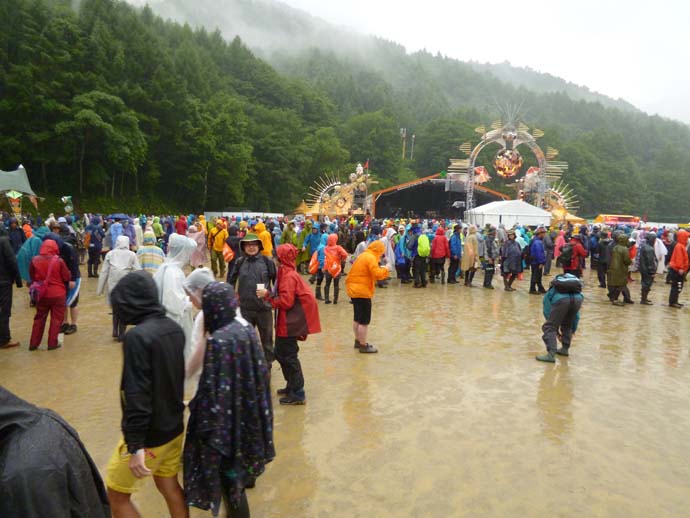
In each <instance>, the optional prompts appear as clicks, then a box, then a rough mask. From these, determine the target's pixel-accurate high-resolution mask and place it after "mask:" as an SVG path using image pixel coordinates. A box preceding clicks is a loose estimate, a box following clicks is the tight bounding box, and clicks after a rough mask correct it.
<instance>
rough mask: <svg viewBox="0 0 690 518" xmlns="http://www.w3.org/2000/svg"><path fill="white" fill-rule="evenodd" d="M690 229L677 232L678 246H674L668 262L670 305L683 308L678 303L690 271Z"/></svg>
mask: <svg viewBox="0 0 690 518" xmlns="http://www.w3.org/2000/svg"><path fill="white" fill-rule="evenodd" d="M688 235H690V234H688V231H687V230H683V229H681V230H679V231H678V233H677V234H676V246H674V247H673V252H672V253H671V259H670V260H669V262H668V271H669V276H670V280H671V291H670V293H669V296H668V305H669V306H671V307H672V308H682V307H683V305H682V304H679V303H678V296H679V295H680V292H681V291H683V285H684V284H685V277H686V276H687V273H688V266H689V265H688Z"/></svg>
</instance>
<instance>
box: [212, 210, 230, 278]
mask: <svg viewBox="0 0 690 518" xmlns="http://www.w3.org/2000/svg"><path fill="white" fill-rule="evenodd" d="M227 238H228V231H227V230H225V227H224V226H223V220H222V219H220V218H218V219H217V220H216V227H215V228H214V229H213V230H211V232H209V233H208V247H209V249H210V250H211V269H212V270H213V275H215V276H216V277H218V276H220V277H225V267H226V264H225V257H223V246H225V240H226V239H227Z"/></svg>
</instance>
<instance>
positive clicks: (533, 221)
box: [465, 200, 551, 228]
mask: <svg viewBox="0 0 690 518" xmlns="http://www.w3.org/2000/svg"><path fill="white" fill-rule="evenodd" d="M465 219H466V220H467V221H468V222H469V223H474V224H475V225H477V226H479V227H483V226H484V225H486V224H490V225H494V226H498V225H499V224H503V225H505V226H506V227H508V228H509V227H512V226H513V225H515V224H518V223H519V224H520V225H525V226H530V227H536V226H538V225H544V226H548V225H549V224H550V223H551V213H550V212H548V211H545V210H542V209H540V208H539V207H535V206H534V205H530V204H529V203H526V202H524V201H521V200H508V201H492V202H491V203H487V204H486V205H481V206H479V207H476V208H474V209H472V210H468V211H467V212H465Z"/></svg>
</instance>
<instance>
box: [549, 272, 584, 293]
mask: <svg viewBox="0 0 690 518" xmlns="http://www.w3.org/2000/svg"><path fill="white" fill-rule="evenodd" d="M551 286H553V287H554V288H555V289H556V291H557V292H558V293H582V281H581V280H580V279H578V278H577V277H575V276H574V275H571V274H567V275H556V277H555V278H554V279H553V280H552V281H551Z"/></svg>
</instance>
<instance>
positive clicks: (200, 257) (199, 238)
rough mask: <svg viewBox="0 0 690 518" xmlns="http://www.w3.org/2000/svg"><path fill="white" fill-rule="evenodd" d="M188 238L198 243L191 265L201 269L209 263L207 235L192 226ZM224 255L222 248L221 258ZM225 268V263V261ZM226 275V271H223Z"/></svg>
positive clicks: (195, 226) (190, 261)
mask: <svg viewBox="0 0 690 518" xmlns="http://www.w3.org/2000/svg"><path fill="white" fill-rule="evenodd" d="M187 237H188V238H190V239H193V240H194V241H196V250H194V252H192V257H191V258H190V259H189V264H190V266H191V267H192V269H194V268H201V267H202V266H204V264H206V261H208V256H207V252H208V247H207V246H206V234H204V231H203V230H201V229H200V228H199V227H197V225H192V226H190V227H189V230H187ZM222 255H223V250H222V248H221V256H222ZM223 267H225V261H224V260H223ZM223 274H225V271H223Z"/></svg>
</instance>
